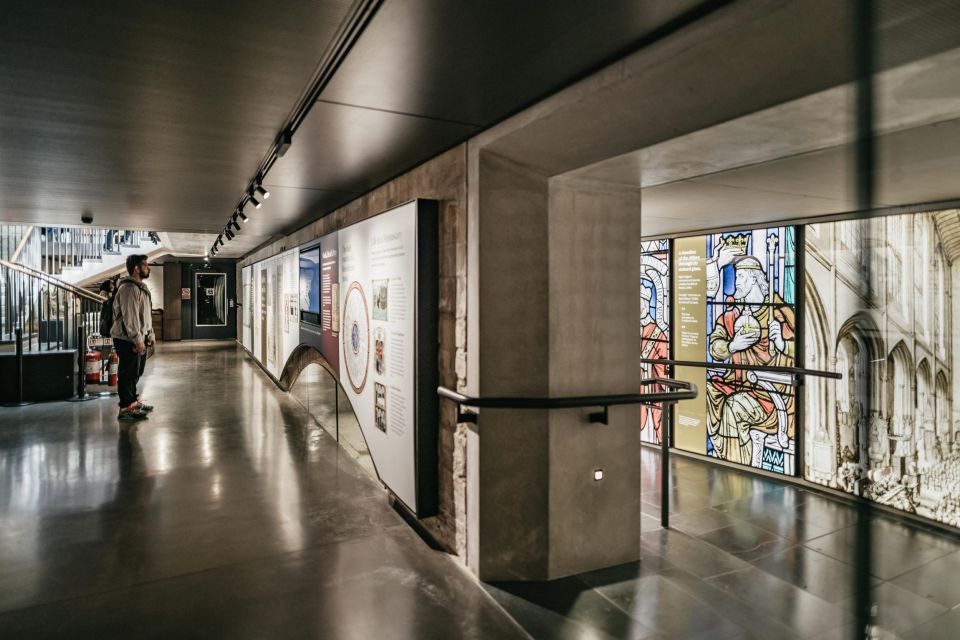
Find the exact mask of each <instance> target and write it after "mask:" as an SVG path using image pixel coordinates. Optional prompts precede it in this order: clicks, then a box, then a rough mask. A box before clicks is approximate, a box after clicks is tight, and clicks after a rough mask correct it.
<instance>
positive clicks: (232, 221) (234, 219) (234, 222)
mask: <svg viewBox="0 0 960 640" xmlns="http://www.w3.org/2000/svg"><path fill="white" fill-rule="evenodd" d="M227 226H228V227H229V226H233V228H234V229H236V230H237V231H240V223H239V222H237V216H233V217H232V218H230V223H229V224H228V225H227Z"/></svg>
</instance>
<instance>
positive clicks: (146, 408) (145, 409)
mask: <svg viewBox="0 0 960 640" xmlns="http://www.w3.org/2000/svg"><path fill="white" fill-rule="evenodd" d="M130 406H131V407H133V408H135V409H139V410H140V411H142V412H143V413H150V412H151V411H153V405H152V404H143V403H142V402H140V401H139V400H137V401H136V402H134V403H133V404H132V405H130Z"/></svg>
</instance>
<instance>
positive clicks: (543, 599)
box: [0, 343, 960, 640]
mask: <svg viewBox="0 0 960 640" xmlns="http://www.w3.org/2000/svg"><path fill="white" fill-rule="evenodd" d="M322 383H323V380H321V379H317V380H313V385H314V386H313V387H309V386H308V385H305V386H304V388H303V391H305V392H309V396H308V397H307V398H306V402H308V403H310V406H311V410H312V411H313V412H314V413H315V414H317V412H321V411H322V410H323V407H322V405H323V404H324V403H326V404H329V401H330V400H331V398H332V396H331V395H330V394H329V389H327V387H326V386H324V385H323V384H322ZM144 391H145V394H146V395H147V396H148V397H149V398H150V399H151V400H152V401H153V402H154V403H155V404H156V406H157V410H156V413H155V414H154V416H153V417H151V419H150V420H149V421H148V422H147V423H146V424H142V425H140V426H137V427H135V428H133V429H126V428H118V425H117V422H116V420H115V412H116V407H115V406H114V403H115V399H103V400H96V401H91V402H87V403H81V404H70V403H55V404H44V405H35V406H31V407H26V408H22V409H0V637H2V638H4V639H6V638H21V637H24V638H44V637H69V638H84V637H98V638H101V637H103V638H109V637H119V636H123V637H155V638H188V637H213V638H226V637H228V638H280V637H283V638H291V637H293V638H297V637H304V638H310V637H312V638H364V639H366V638H391V639H392V638H496V639H500V638H514V637H524V636H525V634H524V632H523V630H522V629H520V628H519V627H518V626H517V624H516V623H515V622H514V621H512V620H510V619H509V618H508V617H507V616H506V615H504V613H503V611H502V610H501V609H500V608H498V607H497V606H496V605H495V604H494V603H493V602H492V601H491V599H490V598H489V596H488V595H487V594H485V593H484V592H483V590H482V589H481V588H480V587H478V586H477V584H476V582H475V581H474V580H472V579H471V578H470V577H469V576H468V575H466V574H465V572H464V570H463V569H462V568H461V567H460V566H459V565H458V564H457V563H456V561H455V560H453V559H451V558H449V557H447V556H445V555H443V554H441V553H436V552H433V551H430V550H429V549H428V548H427V547H426V546H425V545H424V544H423V543H422V542H421V541H420V540H419V539H418V538H417V537H416V536H415V535H413V534H412V533H411V531H410V529H409V528H408V527H407V526H406V525H405V524H404V523H403V522H402V521H401V520H400V518H399V517H398V516H397V515H396V514H395V513H394V512H393V511H392V510H391V509H390V508H389V507H388V506H387V504H386V498H385V495H384V493H383V491H382V489H381V488H379V487H378V486H377V484H376V483H375V482H373V481H372V480H371V479H370V476H369V475H368V474H367V473H366V472H364V471H363V470H362V469H361V468H360V466H358V464H357V462H356V461H355V459H354V458H355V455H351V454H350V453H348V452H347V451H345V450H344V449H343V448H341V447H339V446H337V444H336V443H335V442H334V441H333V440H332V439H331V438H330V436H329V435H328V434H327V433H325V432H324V431H323V430H322V429H321V428H319V427H318V426H317V425H316V423H315V421H313V420H309V419H307V418H306V412H305V411H304V408H303V406H301V404H300V403H303V402H304V400H305V398H304V397H300V398H299V400H300V403H298V402H297V401H296V400H295V399H294V398H292V397H289V396H287V395H285V394H283V393H280V392H279V391H278V390H277V389H276V388H275V387H274V386H273V385H272V383H270V381H269V380H267V378H266V377H265V376H264V375H263V374H262V373H261V372H260V371H259V369H257V368H256V367H255V366H254V365H253V364H251V363H250V362H249V361H248V360H247V359H246V358H245V357H244V355H243V353H242V351H240V350H239V349H237V348H236V347H235V346H233V345H230V344H223V343H206V344H204V343H184V344H179V345H165V346H164V347H163V349H162V350H161V352H160V353H159V355H158V357H157V358H156V359H155V360H153V361H152V362H151V364H150V365H149V367H148V371H147V376H146V378H145V379H144ZM301 395H302V394H301ZM328 396H329V397H328ZM328 413H330V412H329V411H328ZM329 418H330V416H329V415H326V418H323V416H321V417H320V418H318V419H321V421H322V420H323V419H327V421H328V422H329ZM643 457H644V465H645V471H644V474H643V475H644V478H645V479H646V480H645V482H646V484H645V486H644V491H643V502H642V510H643V516H642V521H643V528H644V530H643V532H642V534H641V543H640V544H641V550H642V554H643V560H642V562H640V563H636V564H632V565H624V566H620V567H613V568H610V569H605V570H601V571H595V572H591V573H588V574H584V575H580V576H576V577H571V578H566V579H563V580H557V581H554V582H551V583H549V584H538V583H524V584H495V585H487V590H488V592H489V593H490V594H492V595H493V596H494V598H495V599H496V600H497V601H499V602H500V603H501V604H502V605H503V606H504V607H505V608H506V609H507V610H509V611H510V612H511V614H512V615H513V616H514V618H515V620H516V621H517V622H519V623H520V624H521V625H522V626H523V627H524V628H525V629H526V631H527V632H528V633H529V634H530V635H531V636H533V637H535V638H578V639H580V638H662V639H682V638H694V639H703V640H708V639H709V640H724V639H730V640H732V639H735V638H764V639H766V638H777V639H786V640H789V639H792V638H820V639H833V638H839V639H849V638H853V637H854V635H853V633H852V630H851V629H850V620H851V613H850V612H851V598H852V595H853V582H854V568H853V566H852V565H851V562H852V557H853V556H852V552H853V546H854V544H855V535H854V534H855V529H854V528H853V527H854V526H855V525H856V524H857V517H858V515H857V512H856V510H855V509H854V508H853V507H851V506H850V505H849V504H848V503H845V502H843V501H839V500H835V499H832V498H829V497H825V496H823V495H821V494H818V493H816V492H812V491H806V490H803V489H800V488H797V487H793V486H789V485H784V484H783V483H781V482H777V481H776V480H772V479H766V478H761V477H758V476H755V475H752V474H748V473H745V472H741V471H737V470H734V469H730V468H725V467H719V466H717V465H713V464H710V463H708V462H705V461H701V460H695V459H690V458H684V457H680V456H674V457H673V458H672V460H671V467H672V484H671V487H670V489H669V490H670V496H671V500H672V503H671V510H672V513H673V515H672V528H671V529H670V530H663V529H660V527H659V513H660V512H659V499H660V494H659V487H657V486H656V482H657V479H658V478H659V471H658V466H659V454H658V452H656V451H655V450H652V449H646V450H644V453H643ZM870 526H871V528H872V531H873V536H874V542H875V548H876V553H875V562H874V563H873V565H872V566H871V569H870V573H871V576H870V578H869V579H870V580H871V581H872V583H873V584H874V591H873V595H874V598H875V601H876V602H877V605H878V606H877V611H878V615H879V626H880V629H879V630H878V635H877V637H902V638H911V639H912V638H946V639H957V638H960V578H958V576H960V538H958V537H955V536H949V535H945V534H942V533H937V532H935V531H933V530H928V529H925V528H923V527H918V526H914V525H910V524H906V523H905V522H903V521H900V520H897V519H895V518H891V517H889V516H883V515H879V514H877V515H875V516H874V517H872V518H871V520H870Z"/></svg>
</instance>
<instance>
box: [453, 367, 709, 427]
mask: <svg viewBox="0 0 960 640" xmlns="http://www.w3.org/2000/svg"><path fill="white" fill-rule="evenodd" d="M654 384H656V385H661V386H664V387H667V388H668V389H675V391H657V392H653V393H622V394H614V395H603V396H572V397H571V396H567V397H562V398H544V397H491V398H475V397H472V396H467V395H464V394H462V393H458V392H456V391H453V390H452V389H448V388H446V387H442V386H441V387H437V395H439V396H440V397H441V398H445V399H447V400H451V401H453V402H456V403H457V421H458V422H473V423H476V421H477V414H476V413H473V412H464V411H462V410H461V407H476V408H478V409H481V408H489V409H574V408H578V407H602V408H603V411H602V412H597V413H591V414H590V416H589V418H590V422H592V423H601V424H607V417H608V416H607V408H608V407H612V406H618V405H624V404H656V403H666V404H673V403H676V402H679V401H681V400H693V399H694V398H696V397H697V394H698V393H699V392H698V390H697V386H696V385H695V384H693V383H690V382H683V381H681V380H674V379H672V378H647V379H644V380H641V381H640V386H649V385H654Z"/></svg>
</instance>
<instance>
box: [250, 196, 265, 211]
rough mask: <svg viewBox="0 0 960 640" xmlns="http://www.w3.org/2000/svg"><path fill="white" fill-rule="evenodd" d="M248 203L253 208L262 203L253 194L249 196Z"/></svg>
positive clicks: (257, 207) (260, 205)
mask: <svg viewBox="0 0 960 640" xmlns="http://www.w3.org/2000/svg"><path fill="white" fill-rule="evenodd" d="M249 200H250V203H251V204H252V205H253V208H254V209H259V208H260V207H262V206H263V204H262V203H261V202H260V201H259V200H257V199H256V198H255V197H254V196H249Z"/></svg>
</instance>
